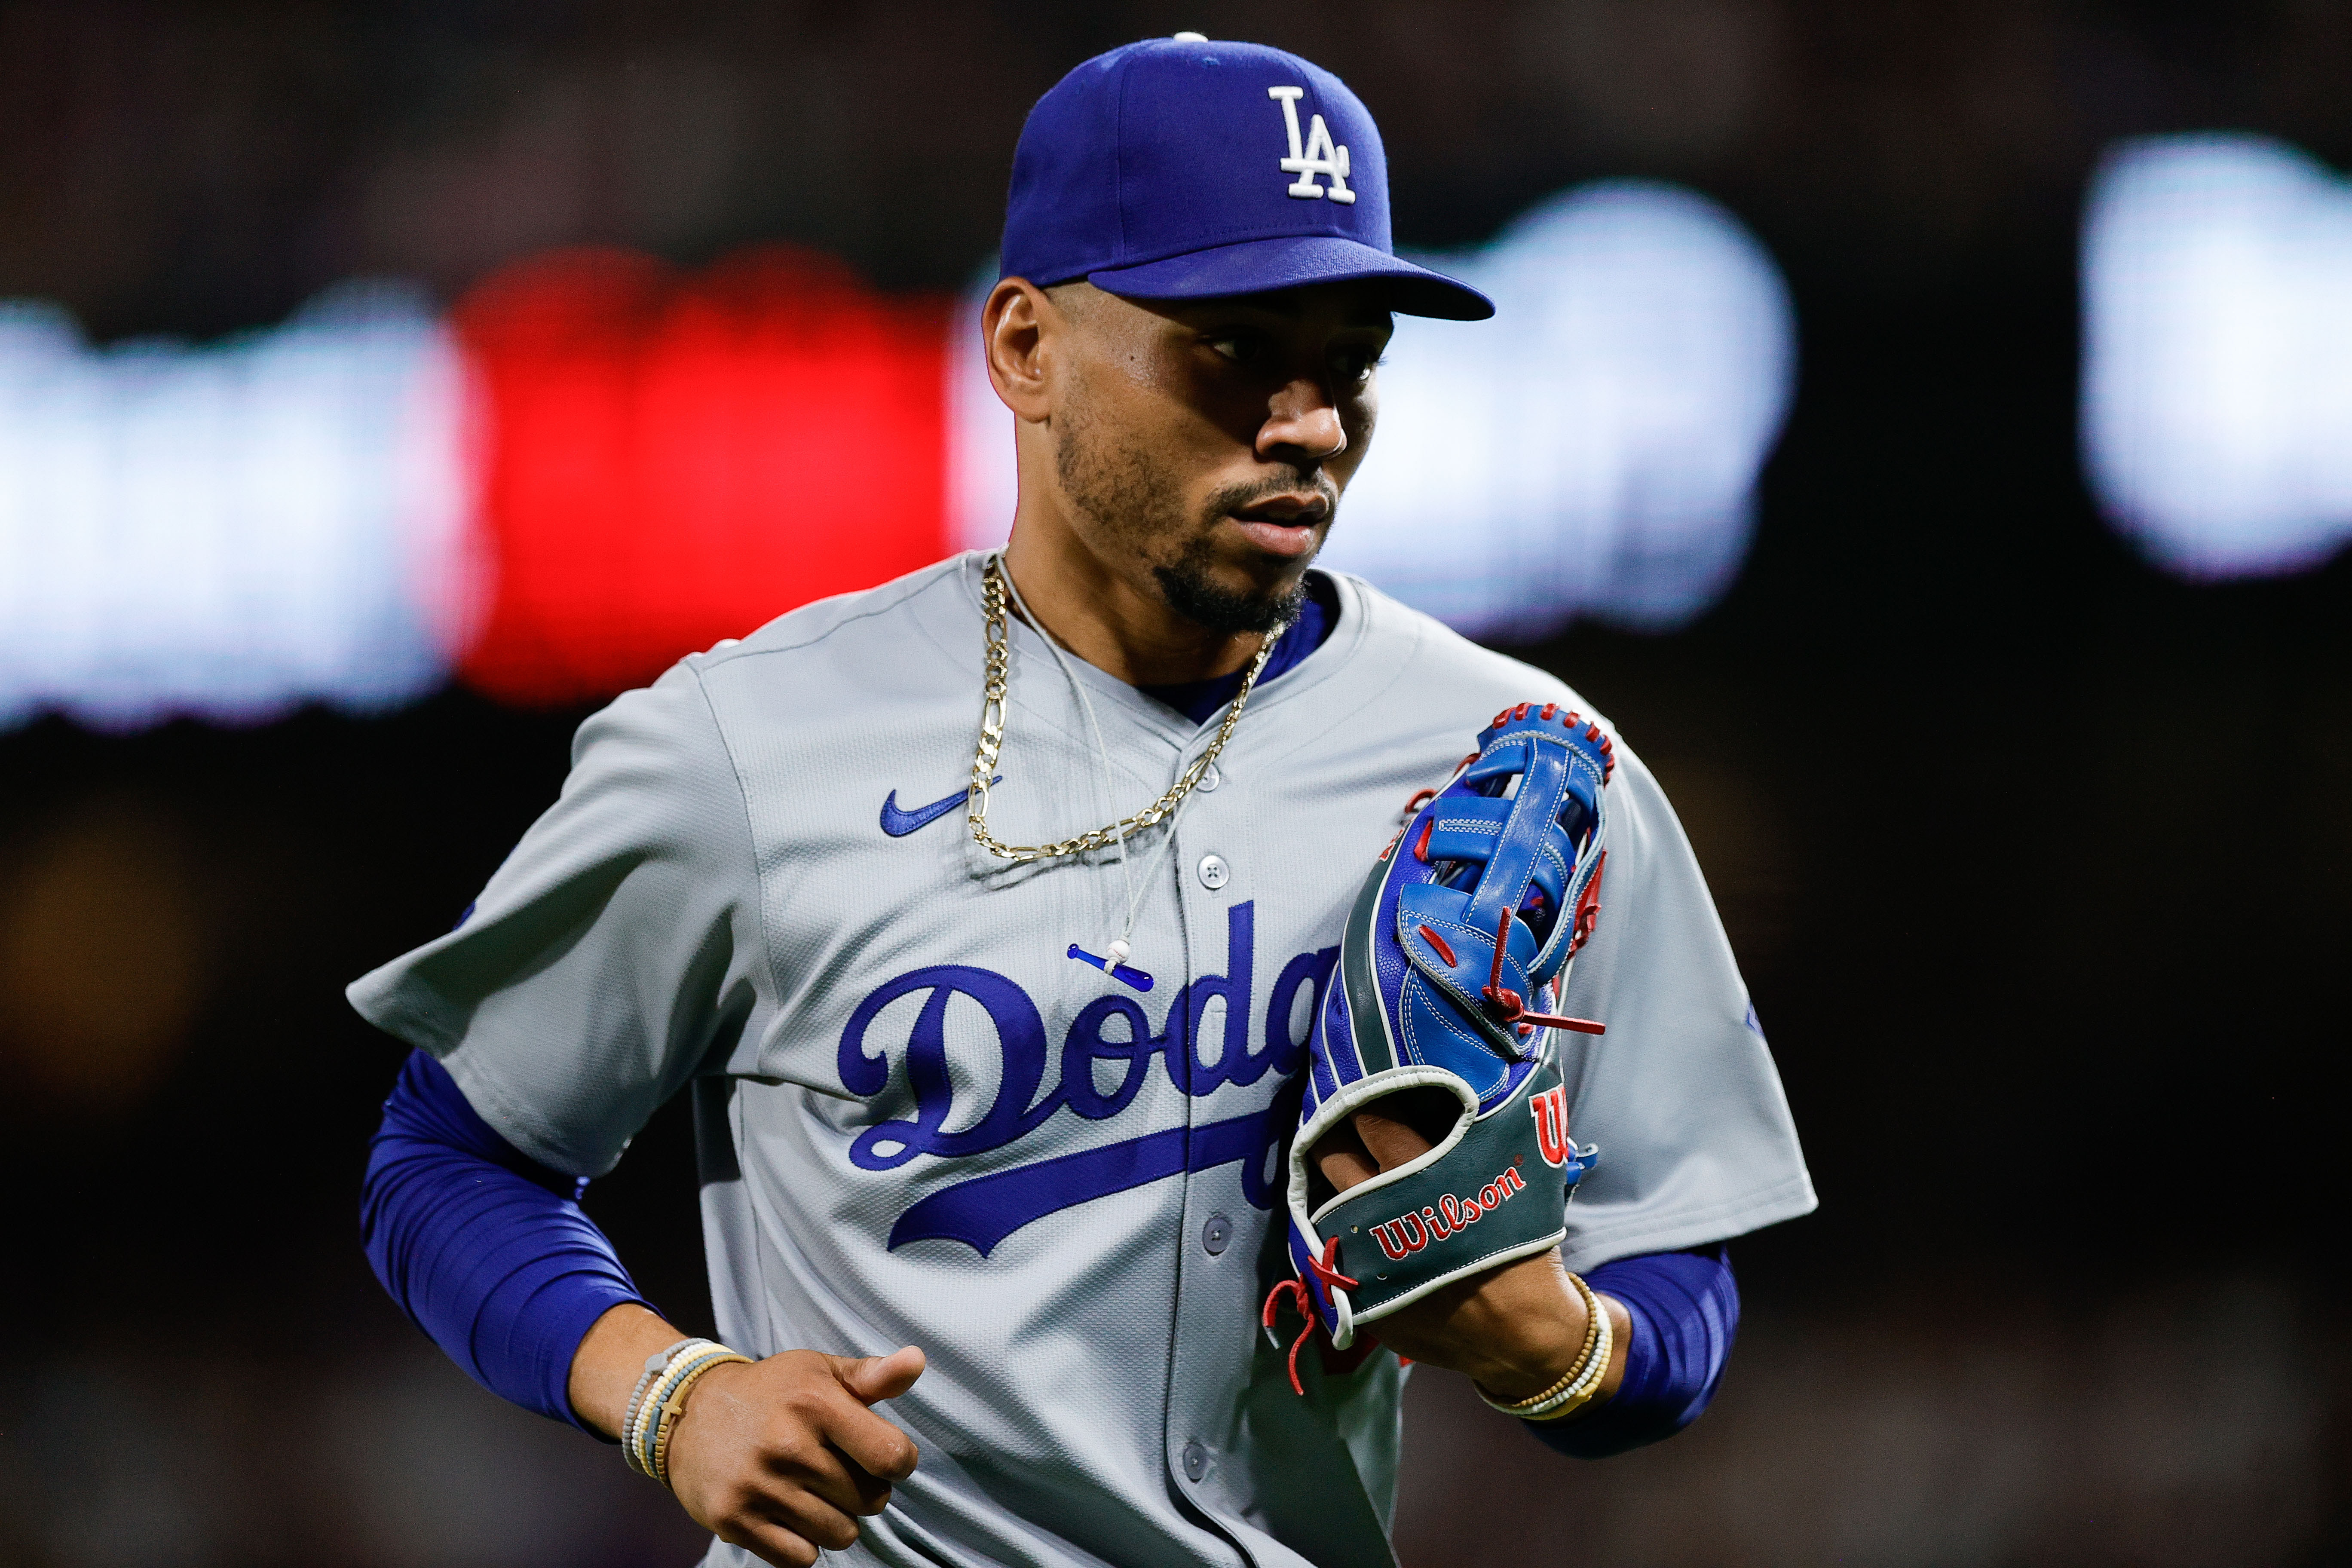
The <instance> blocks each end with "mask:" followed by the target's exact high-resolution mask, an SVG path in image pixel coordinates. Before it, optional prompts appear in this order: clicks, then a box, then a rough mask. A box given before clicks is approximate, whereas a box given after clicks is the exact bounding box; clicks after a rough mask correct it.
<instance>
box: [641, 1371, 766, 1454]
mask: <svg viewBox="0 0 2352 1568" xmlns="http://www.w3.org/2000/svg"><path fill="white" fill-rule="evenodd" d="M729 1362H741V1363H745V1364H746V1365H749V1364H750V1363H751V1357H750V1356H747V1355H743V1354H740V1353H739V1352H735V1351H726V1352H723V1353H721V1354H719V1355H713V1356H703V1357H700V1358H698V1360H696V1361H695V1362H693V1363H691V1364H689V1365H688V1367H687V1369H686V1371H685V1372H684V1373H681V1374H680V1375H679V1377H678V1378H677V1382H676V1383H674V1384H671V1386H670V1388H669V1390H668V1393H667V1396H666V1397H665V1398H664V1399H663V1400H662V1402H661V1404H660V1405H657V1406H656V1407H655V1411H654V1422H655V1426H654V1431H653V1455H654V1463H653V1477H654V1479H656V1480H657V1481H659V1482H660V1483H661V1484H662V1485H663V1486H664V1487H668V1486H669V1440H670V1436H671V1434H672V1433H673V1432H674V1431H675V1430H676V1429H677V1418H678V1417H679V1416H681V1415H685V1414H686V1396H687V1395H688V1394H691V1393H693V1392H694V1385H695V1384H698V1383H700V1382H701V1381H702V1379H703V1377H704V1375H705V1374H707V1373H709V1372H710V1371H711V1370H712V1369H713V1368H716V1367H722V1366H725V1365H726V1364H727V1363H729Z"/></svg>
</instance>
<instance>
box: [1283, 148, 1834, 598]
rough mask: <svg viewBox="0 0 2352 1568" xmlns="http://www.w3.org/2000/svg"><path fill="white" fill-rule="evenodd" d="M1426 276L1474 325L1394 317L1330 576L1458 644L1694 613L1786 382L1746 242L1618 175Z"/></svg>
mask: <svg viewBox="0 0 2352 1568" xmlns="http://www.w3.org/2000/svg"><path fill="white" fill-rule="evenodd" d="M1425 259H1426V260H1427V261H1428V263H1429V264H1430V265H1431V266H1433V267H1435V268H1438V269H1439V270H1440V271H1444V272H1448V273H1451V274H1452V275H1454V276H1455V277H1457V278H1460V279H1463V280H1464V281H1465V282H1466V283H1469V284H1471V285H1472V286H1474V287H1475V288H1478V289H1484V290H1485V291H1486V293H1487V294H1488V295H1489V296H1490V297H1491V298H1492V299H1493V300H1494V301H1495V304H1496V315H1495V319H1494V320H1493V321H1490V322H1486V323H1483V324H1478V325H1472V326H1466V327H1465V326H1463V325H1461V324H1459V323H1456V322H1451V321H1424V320H1422V319H1420V318H1418V317H1400V318H1398V321H1397V334H1396V338H1395V340H1394V342H1393V343H1392V344H1391V348H1390V350H1389V356H1388V364H1387V366H1386V367H1384V368H1383V369H1382V371H1381V415H1380V428H1379V434H1378V436H1377V437H1376V438H1375V439H1374V441H1373V443H1372V450H1371V455H1370V458H1367V459H1366V461H1365V464H1364V468H1363V470H1362V472H1361V473H1360V474H1359V475H1358V476H1357V479H1356V482H1355V484H1354V485H1353V486H1352V487H1350V489H1349V492H1348V497H1347V500H1346V502H1345V504H1343V505H1342V506H1341V507H1340V509H1339V526H1338V527H1337V528H1336V529H1335V530H1334V531H1333V532H1332V535H1331V545H1330V549H1329V552H1328V560H1329V561H1330V562H1331V563H1332V564H1333V565H1336V566H1342V567H1346V568H1348V569H1349V570H1351V571H1357V572H1360V573H1362V574H1364V575H1365V576H1367V577H1370V578H1371V579H1372V580H1373V581H1374V582H1376V583H1379V584H1381V585H1382V586H1383V587H1385V588H1387V589H1388V590H1389V591H1390V592H1391V593H1393V594H1395V595H1397V596H1398V597H1399V598H1402V599H1403V600H1404V601H1405V602H1407V603H1408V604H1412V605H1418V606H1419V607H1421V608H1422V609H1424V610H1427V611H1429V612H1430V613H1431V614H1432V615H1434V616H1438V617H1440V618H1441V619H1443V620H1444V621H1446V622H1447V623H1448V624H1449V625H1451V626H1454V627H1456V628H1457V629H1459V630H1461V631H1464V632H1466V633H1469V634H1470V635H1472V636H1475V637H1497V638H1528V637H1540V636H1542V635H1544V634H1546V633H1548V632H1551V631H1554V630H1557V629H1558V628H1559V626H1561V625H1563V624H1564V623H1565V622H1567V621H1568V620H1569V618H1570V616H1575V615H1577V614H1580V613H1589V614H1592V615H1596V616H1601V617H1602V618H1604V619H1607V620H1611V621H1614V622H1617V623H1619V624H1621V625H1627V626H1643V627H1664V626H1674V625H1675V624H1677V623H1679V622H1682V621H1685V620H1687V619H1688V618H1690V617H1691V616H1695V615H1696V614H1697V613H1698V612H1699V611H1701V610H1704V609H1705V608H1706V607H1707V606H1708V605H1711V604H1713V603H1714V602H1715V601H1716V600H1717V598H1718V597H1720V596H1721V595H1722V594H1723V591H1724V590H1725V589H1726V588H1727V587H1729V586H1730V584H1731V579H1732V578H1733V577H1734V576H1735V575H1736V574H1738V569H1739V563H1740V561H1741V559H1742V557H1743V556H1744V555H1745V554H1746V553H1747V548H1748V536H1749V534H1750V532H1751V531H1752V528H1753V523H1754V515H1755V499H1754V498H1755V486H1756V476H1757V472H1758V470H1759V468H1761V467H1762V466H1763V462H1764V458H1766V456H1767V455H1768V454H1769V452H1770V451H1771V447H1772V443H1773V440H1774V439H1775V437H1778V436H1779V434H1780V422H1781V418H1782V416H1784V415H1785V414H1786V412H1787V410H1788V405H1789V397H1790V391H1791V388H1792V386H1793V384H1794V381H1795V374H1796V348H1795V328H1794V324H1793V313H1792V311H1791V310H1790V304H1789V295H1788V290H1787V289H1786V287H1785V286H1784V285H1783V284H1782V282H1781V280H1780V270H1779V269H1778V268H1776V267H1774V266H1773V264H1772V258H1770V256H1769V255H1768V254H1767V253H1766V252H1765V250H1764V247H1762V246H1761V245H1759V244H1758V243H1757V241H1756V240H1755V238H1754V237H1752V236H1750V235H1749V234H1748V231H1747V230H1746V229H1745V228H1743V227H1742V226H1740V224H1739V222H1738V219H1736V218H1734V217H1733V216H1731V215H1730V214H1729V213H1727V212H1726V211H1724V210H1723V208H1721V207H1719V206H1717V205H1715V204H1714V203H1713V202H1710V201H1708V200H1706V198H1704V197H1702V196H1699V195H1694V194H1692V193H1691V192H1688V191H1685V190H1681V189H1678V188H1676V187H1675V186H1671V185H1663V184H1650V183H1647V182H1631V181H1627V182H1611V183H1607V184H1595V185H1588V186H1585V187H1584V188H1582V189H1580V190H1576V191H1570V192H1569V193H1567V194H1566V195H1560V196H1557V197H1555V198H1553V199H1552V200H1551V201H1549V202H1547V203H1545V204H1544V205H1541V206H1539V207H1538V208H1536V209H1535V210H1534V211H1533V212H1531V213H1529V214H1528V215H1527V216H1525V217H1522V218H1521V219H1519V220H1518V221H1517V223H1515V224H1513V225H1512V226H1510V228H1508V229H1507V230H1506V231H1504V233H1503V234H1502V235H1501V236H1500V237H1498V238H1497V239H1496V241H1495V242H1494V244H1492V245H1490V246H1488V247H1486V248H1485V249H1484V250H1480V251H1475V252H1472V253H1469V254H1467V255H1461V256H1434V257H1429V258H1425Z"/></svg>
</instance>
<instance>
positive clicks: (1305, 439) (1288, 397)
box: [1257, 376, 1348, 463]
mask: <svg viewBox="0 0 2352 1568" xmlns="http://www.w3.org/2000/svg"><path fill="white" fill-rule="evenodd" d="M1347 449H1348V432H1347V430H1346V428H1345V427H1344V426H1341V424H1340V423H1339V405H1337V404H1335V403H1333V402H1332V400H1331V393H1330V389H1329V388H1328V387H1326V386H1324V385H1323V384H1321V383H1320V382H1318V381H1314V380H1311V379H1308V378H1307V377H1304V376H1301V377H1299V378H1298V379H1297V380H1295V381H1293V382H1291V383H1290V384H1288V385H1286V386H1285V387H1284V388H1283V389H1282V390H1281V391H1280V392H1277V393H1276V394H1275V395H1274V399H1273V401H1272V402H1271V403H1269V404H1268V405H1267V406H1266V420H1265V424H1263V425H1261V426H1258V431H1257V455H1258V456H1259V457H1261V458H1282V457H1286V456H1291V455H1293V454H1296V455H1297V456H1299V457H1303V458H1306V460H1307V461H1308V462H1312V463H1326V462H1328V461H1330V460H1331V459H1332V458H1336V457H1338V456H1339V454H1340V453H1342V452H1344V451H1346V450H1347Z"/></svg>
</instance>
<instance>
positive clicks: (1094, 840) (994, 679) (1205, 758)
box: [966, 555, 1280, 862]
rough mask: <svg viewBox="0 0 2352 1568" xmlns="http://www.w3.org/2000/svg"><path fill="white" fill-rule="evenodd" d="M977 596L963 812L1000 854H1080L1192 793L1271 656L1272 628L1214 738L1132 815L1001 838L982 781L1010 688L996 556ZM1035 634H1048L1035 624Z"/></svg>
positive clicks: (976, 838)
mask: <svg viewBox="0 0 2352 1568" xmlns="http://www.w3.org/2000/svg"><path fill="white" fill-rule="evenodd" d="M981 602H982V605H983V606H984V607H985V609H986V610H987V613H988V679H987V682H986V684H985V685H984V686H982V689H981V704H980V747H979V750H978V751H976V752H974V753H973V754H972V759H971V794H970V795H968V796H967V797H966V798H967V799H968V800H969V801H970V803H971V804H970V806H969V807H968V809H967V813H966V816H967V819H968V820H969V821H970V822H971V839H972V842H973V843H975V844H977V845H979V846H980V847H982V849H985V850H987V851H988V852H989V853H990V854H991V855H993V856H995V857H996V858H999V859H1001V860H1012V861H1015V862H1024V861H1029V860H1052V859H1055V858H1059V857H1061V856H1064V855H1083V854H1085V853H1086V852H1087V850H1089V849H1102V848H1107V847H1109V846H1111V845H1113V844H1117V843H1118V842H1120V841H1121V840H1123V839H1126V838H1128V837H1130V836H1132V835H1134V834H1136V833H1139V832H1140V831H1142V830H1143V829H1144V828H1147V827H1150V826H1153V825H1154V824H1156V823H1159V822H1160V821H1162V820H1164V819H1165V818H1166V817H1167V816H1168V814H1169V813H1170V812H1171V811H1174V810H1175V809H1176V807H1177V806H1178V805H1180V804H1181V802H1182V801H1183V799H1184V797H1185V796H1186V795H1191V794H1192V786H1193V785H1194V784H1199V783H1200V782H1201V775H1202V774H1203V773H1207V772H1208V771H1209V764H1210V763H1213V762H1215V761H1216V760H1217V753H1218V752H1222V751H1223V750H1224V749H1225V742H1227V741H1230V740H1232V739H1233V735H1234V725H1236V724H1238V723H1240V722H1241V721H1242V710H1243V709H1244V708H1246V707H1248V706H1249V700H1250V693H1251V692H1252V691H1253V690H1255V689H1256V687H1257V678H1258V672H1259V671H1261V670H1263V669H1264V668H1265V661H1266V660H1267V659H1268V658H1271V657H1273V654H1274V645H1275V643H1276V641H1278V640H1279V636H1280V634H1279V633H1277V632H1268V633H1267V634H1266V637H1265V644H1264V645H1263V646H1262V647H1259V649H1258V650H1257V658H1255V659H1254V660H1252V661H1251V663H1250V667H1249V674H1247V675H1246V676H1244V677H1243V678H1242V689H1241V691H1240V693H1239V695H1237V696H1235V697H1234V705H1233V708H1232V710H1230V711H1228V712H1227V713H1226V714H1225V721H1224V723H1223V724H1222V725H1220V726H1219V727H1218V729H1217V738H1216V739H1215V740H1213V741H1211V742H1209V749H1208V750H1207V751H1205V752H1202V753H1201V754H1200V755H1199V756H1197V757H1195V758H1193V759H1192V766H1191V767H1188V768H1186V769H1185V770H1184V771H1183V773H1181V774H1180V775H1178V777H1177V780H1176V782H1175V783H1174V784H1171V785H1169V786H1168V793H1167V794H1166V795H1161V796H1160V798H1159V799H1158V800H1155V801H1153V802H1152V803H1151V804H1150V805H1147V806H1145V807H1144V808H1143V809H1142V810H1141V811H1139V812H1137V813H1136V814H1135V815H1134V816H1129V817H1122V818H1121V819H1120V820H1118V821H1117V822H1114V823H1112V824H1111V825H1110V826H1108V827H1097V828H1096V829H1094V830H1093V831H1092V832H1090V833H1081V834H1079V835H1078V836H1077V837H1076V838H1065V839H1062V840H1060V841H1059V842H1058V843H1054V844H1003V843H999V842H998V841H997V839H996V837H995V835H993V834H992V833H990V832H989V831H988V785H989V781H990V780H991V779H993V778H994V777H995V776H996V757H997V753H998V752H1001V751H1003V749H1004V700H1005V698H1006V696H1007V695H1008V694H1009V693H1010V692H1011V691H1012V689H1013V654H1012V650H1011V648H1010V647H1007V645H1006V641H1005V619H1006V616H1005V588H1004V568H1003V558H1002V557H999V556H994V555H992V556H990V557H989V558H988V565H987V567H986V569H985V571H984V573H983V574H982V579H981ZM1039 635H1041V636H1050V635H1051V634H1049V633H1046V632H1045V630H1044V628H1042V627H1040V628H1039Z"/></svg>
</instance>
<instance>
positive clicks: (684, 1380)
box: [622, 1340, 751, 1486]
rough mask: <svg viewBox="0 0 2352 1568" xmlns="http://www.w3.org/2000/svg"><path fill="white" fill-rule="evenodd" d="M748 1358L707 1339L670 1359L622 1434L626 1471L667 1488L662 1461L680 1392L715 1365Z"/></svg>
mask: <svg viewBox="0 0 2352 1568" xmlns="http://www.w3.org/2000/svg"><path fill="white" fill-rule="evenodd" d="M750 1360H751V1357H750V1356H747V1355H744V1354H741V1353H740V1352H736V1351H732V1350H730V1349H728V1348H727V1347H726V1346H725V1345H722V1344H719V1343H717V1342H714V1341H710V1340H702V1341H698V1342H696V1343H695V1345H694V1346H693V1347H692V1348H690V1349H688V1350H686V1351H683V1352H679V1353H678V1354H677V1355H675V1356H673V1357H671V1358H670V1360H669V1363H668V1364H667V1365H666V1366H665V1367H663V1368H662V1370H661V1371H660V1372H658V1373H656V1374H655V1375H654V1379H653V1382H652V1383H651V1384H649V1385H648V1386H647V1387H646V1394H645V1399H644V1401H643V1403H642V1405H640V1406H639V1408H638V1411H637V1415H636V1419H635V1421H634V1422H632V1423H631V1424H630V1426H629V1430H628V1431H627V1432H626V1433H625V1435H624V1437H623V1445H622V1452H623V1455H624V1457H625V1458H626V1459H627V1460H628V1462H629V1468H631V1469H633V1470H635V1471H636V1472H637V1473H638V1474H639V1475H641V1476H650V1477H652V1478H653V1479H655V1480H657V1481H660V1482H661V1483H662V1484H663V1485H664V1486H667V1485H668V1484H669V1479H668V1476H667V1472H666V1465H665V1460H666V1458H667V1439H668V1435H669V1426H670V1422H671V1419H672V1417H674V1416H676V1415H677V1414H678V1412H679V1411H680V1410H681V1409H683V1408H684V1406H683V1405H682V1404H681V1402H680V1394H681V1393H682V1391H683V1390H684V1389H685V1388H686V1386H687V1385H688V1384H691V1383H692V1382H693V1381H694V1380H695V1379H696V1378H698V1377H699V1376H701V1375H702V1373H706V1372H708V1371H709V1370H710V1369H711V1368H712V1367H714V1366H718V1365H720V1364H722V1363H726V1362H730V1361H741V1362H748V1361H750Z"/></svg>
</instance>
